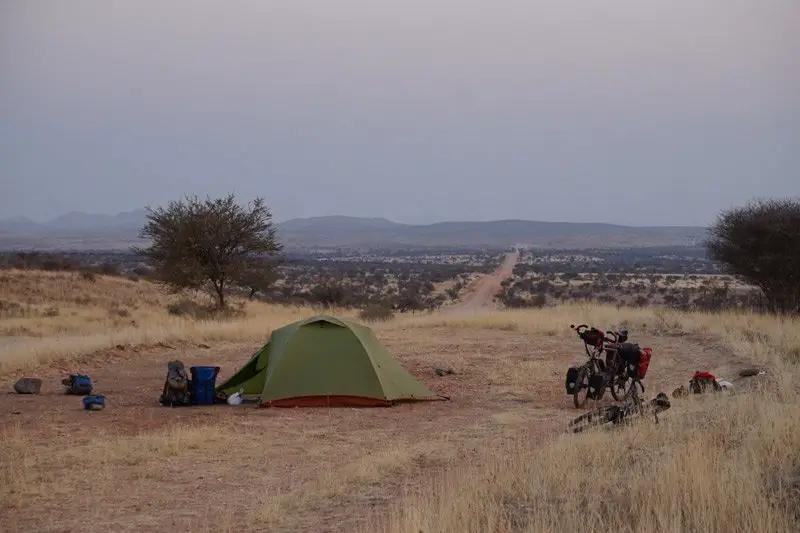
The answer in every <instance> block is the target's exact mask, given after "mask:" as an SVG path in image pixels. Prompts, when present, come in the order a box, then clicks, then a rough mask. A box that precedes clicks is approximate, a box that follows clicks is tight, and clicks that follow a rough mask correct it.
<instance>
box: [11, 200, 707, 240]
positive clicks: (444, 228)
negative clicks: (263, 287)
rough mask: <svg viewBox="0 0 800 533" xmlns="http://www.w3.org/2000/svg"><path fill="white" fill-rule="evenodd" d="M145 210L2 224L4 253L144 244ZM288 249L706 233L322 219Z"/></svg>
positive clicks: (291, 234)
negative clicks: (142, 234) (41, 221)
mask: <svg viewBox="0 0 800 533" xmlns="http://www.w3.org/2000/svg"><path fill="white" fill-rule="evenodd" d="M145 220H146V211H145V210H144V209H139V210H135V211H129V212H125V213H120V214H118V215H97V214H88V213H80V212H71V213H67V214H64V215H61V216H59V217H56V218H54V219H53V220H50V221H48V222H43V223H38V222H34V221H32V220H30V219H27V218H24V217H16V218H13V219H6V220H0V249H6V250H7V249H40V250H48V249H49V250H54V249H62V250H69V249H72V250H78V249H107V250H113V249H121V248H127V247H129V246H131V245H132V244H140V245H141V244H143V243H142V242H141V241H140V240H139V238H138V232H139V229H140V228H141V227H142V226H143V225H144V223H145ZM277 226H278V234H279V236H280V239H281V240H282V242H283V243H284V245H285V246H286V248H287V250H307V249H330V248H360V249H369V248H383V249H387V248H388V249H392V248H394V249H397V248H409V247H415V248H426V247H461V248H486V247H495V248H502V247H507V246H513V245H516V244H522V245H528V246H534V247H543V248H616V247H642V246H682V245H696V244H699V243H700V242H702V241H703V240H704V238H705V233H706V228H703V227H696V226H663V227H661V226H652V227H633V226H620V225H614V224H601V223H575V222H538V221H531V220H517V219H510V220H493V221H488V222H437V223H434V224H402V223H399V222H393V221H391V220H387V219H385V218H361V217H347V216H325V217H311V218H296V219H292V220H287V221H285V222H280V223H278V225H277Z"/></svg>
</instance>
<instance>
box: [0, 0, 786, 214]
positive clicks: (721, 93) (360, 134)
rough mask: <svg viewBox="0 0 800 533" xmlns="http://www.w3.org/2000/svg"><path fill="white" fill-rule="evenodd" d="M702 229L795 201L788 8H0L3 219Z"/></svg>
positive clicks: (738, 1)
mask: <svg viewBox="0 0 800 533" xmlns="http://www.w3.org/2000/svg"><path fill="white" fill-rule="evenodd" d="M229 191H230V192H234V193H236V195H237V196H238V197H240V198H241V199H242V200H249V199H252V198H253V197H255V196H256V195H261V196H264V197H265V198H266V200H267V203H268V204H269V205H270V206H271V207H272V209H273V212H274V214H275V216H276V218H277V219H278V220H285V219H288V218H293V217H304V216H317V215H328V214H343V215H354V216H382V217H387V218H389V219H392V220H396V221H401V222H433V221H439V220H488V219H500V218H525V219H533V220H554V221H597V222H614V223H623V224H632V225H666V224H681V225H683V224H687V225H688V224H706V223H709V222H710V221H712V220H713V218H714V216H715V215H716V214H717V212H718V211H719V210H720V209H723V208H726V207H728V206H731V205H734V204H740V203H743V202H746V201H747V200H748V199H749V198H751V197H753V196H797V195H800V1H798V0H703V1H698V0H672V1H669V2H665V1H661V0H659V1H655V0H604V1H602V2H599V1H594V2H586V1H576V0H572V1H567V0H565V1H559V2H556V1H552V0H550V1H537V0H525V1H522V0H500V1H497V0H495V1H491V2H490V1H488V0H487V1H483V2H475V1H468V0H403V1H395V2H378V1H375V0H360V1H356V0H336V1H325V0H318V1H316V2H311V1H304V0H280V1H279V0H261V1H257V0H250V1H241V0H239V1H236V0H226V1H225V2H220V1H214V2H211V1H205V0H183V1H178V0H136V1H132V0H128V1H112V0H97V1H84V0H70V1H64V0H52V1H38V0H2V1H0V218H6V217H12V216H18V215H24V216H29V217H31V218H33V219H35V220H44V219H49V218H53V217H55V216H56V215H59V214H62V213H64V212H67V211H72V210H79V211H86V212H93V213H111V214H113V213H117V212H119V211H126V210H132V209H136V208H140V207H143V206H145V205H153V206H155V205H160V204H163V203H165V202H167V201H168V200H171V199H176V198H179V197H181V196H182V195H184V194H195V193H196V194H200V195H205V194H210V195H212V196H218V195H223V194H225V193H226V192H229Z"/></svg>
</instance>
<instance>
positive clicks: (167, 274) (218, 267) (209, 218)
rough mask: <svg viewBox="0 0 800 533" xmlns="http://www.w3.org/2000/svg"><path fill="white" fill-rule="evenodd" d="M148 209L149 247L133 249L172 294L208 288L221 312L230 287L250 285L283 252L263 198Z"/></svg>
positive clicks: (188, 202) (192, 199)
mask: <svg viewBox="0 0 800 533" xmlns="http://www.w3.org/2000/svg"><path fill="white" fill-rule="evenodd" d="M147 211H148V215H147V224H146V225H145V226H144V227H143V228H142V229H141V232H140V236H141V237H142V238H145V239H150V240H151V245H150V247H149V248H145V249H135V250H134V251H135V252H136V253H139V254H141V255H143V256H145V257H147V258H148V259H149V261H150V263H151V264H152V266H153V267H154V270H155V274H156V277H157V279H158V280H159V281H160V282H162V283H163V284H164V285H166V286H167V287H168V288H169V289H170V290H171V291H172V292H176V293H179V292H182V291H184V290H187V289H201V290H203V289H204V290H207V291H209V293H210V294H211V295H212V296H213V297H214V298H215V299H216V300H217V305H218V306H219V308H224V307H225V303H226V302H225V291H226V289H228V288H229V287H230V286H232V285H235V284H237V283H246V282H247V281H248V279H247V278H248V276H252V275H253V272H254V269H261V270H262V275H265V274H264V272H263V270H264V269H266V268H268V267H269V263H268V262H266V261H264V258H265V256H267V257H269V256H274V255H276V254H277V253H278V252H280V251H281V250H282V248H283V247H282V245H281V244H280V242H278V239H277V236H276V229H275V225H274V223H273V222H272V213H271V212H270V209H269V208H268V207H267V206H266V205H265V203H264V199H263V198H256V199H255V200H254V201H253V202H252V203H251V204H249V205H248V206H247V207H246V208H245V207H243V206H240V205H239V204H237V203H236V201H235V199H234V196H233V194H229V195H227V196H225V197H223V198H219V199H213V200H212V199H210V198H206V199H205V200H200V199H199V198H197V197H196V196H194V197H186V198H185V199H184V200H182V201H173V202H170V203H169V204H168V205H167V207H159V208H157V209H150V208H148V209H147Z"/></svg>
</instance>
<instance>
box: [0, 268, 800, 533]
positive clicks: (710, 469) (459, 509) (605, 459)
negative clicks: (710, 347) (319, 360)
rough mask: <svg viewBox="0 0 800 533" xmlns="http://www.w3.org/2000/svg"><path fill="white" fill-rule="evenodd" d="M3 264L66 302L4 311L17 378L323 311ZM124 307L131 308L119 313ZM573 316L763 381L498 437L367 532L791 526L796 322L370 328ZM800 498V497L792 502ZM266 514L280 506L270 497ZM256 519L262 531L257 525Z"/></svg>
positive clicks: (165, 439) (799, 452)
mask: <svg viewBox="0 0 800 533" xmlns="http://www.w3.org/2000/svg"><path fill="white" fill-rule="evenodd" d="M0 275H2V276H15V277H14V278H13V280H8V279H7V280H6V281H5V282H4V283H5V284H4V285H2V293H3V297H4V300H5V301H6V302H16V303H19V304H21V305H22V304H24V305H26V306H28V309H30V312H31V313H32V314H36V313H37V312H38V311H37V310H44V311H46V309H48V308H58V309H59V312H58V314H57V316H39V317H28V318H3V319H2V320H0V327H2V328H4V331H5V332H6V334H8V333H13V332H14V331H12V330H9V329H8V328H9V327H25V328H26V334H27V335H28V336H29V337H31V338H26V339H24V340H17V341H15V342H9V341H5V343H4V344H0V373H2V374H15V375H18V371H19V370H20V369H21V368H26V367H27V368H30V367H32V366H36V365H37V364H40V363H41V362H43V361H47V360H50V359H53V358H70V357H74V356H78V355H81V354H84V353H87V352H91V351H94V350H102V349H105V348H110V347H113V346H114V345H115V344H118V343H144V344H155V343H158V342H164V341H166V342H180V341H183V340H186V341H197V340H200V339H210V340H238V339H247V340H261V339H265V338H266V337H267V335H268V334H269V331H270V329H272V328H274V327H276V326H278V325H281V324H284V323H285V322H287V321H289V320H293V319H296V318H299V317H301V316H307V315H309V314H311V313H313V312H314V310H312V309H306V308H285V307H274V306H266V305H251V306H250V307H249V308H248V312H249V314H248V316H247V318H243V319H237V320H230V321H226V322H212V321H209V322H196V321H193V320H190V319H183V318H176V317H172V316H170V315H168V314H167V313H166V312H165V311H164V306H165V305H166V302H167V299H166V298H165V297H163V296H162V295H161V294H160V293H158V292H157V291H155V290H154V289H153V288H152V287H151V286H149V284H147V283H145V282H139V283H133V282H124V281H120V280H115V279H105V278H101V279H100V280H98V281H97V282H94V283H90V282H88V281H86V280H83V279H79V278H76V277H69V276H67V277H63V278H62V277H59V275H51V274H38V273H37V274H29V273H25V274H22V273H3V274H0ZM48 276H50V277H48ZM87 297H88V298H89V300H87ZM120 306H122V307H124V308H125V309H128V311H129V313H130V316H126V317H124V318H122V317H120V316H119V313H116V314H115V313H114V312H110V311H111V310H112V309H114V308H119V307H120ZM44 314H47V313H44ZM49 314H50V315H53V314H54V313H53V312H50V313H49ZM120 320H128V321H130V320H133V321H135V322H136V323H135V324H130V323H128V324H127V325H126V324H124V323H122V322H120ZM575 321H583V322H587V323H592V324H596V325H598V326H600V327H608V326H611V325H618V324H620V323H621V322H622V323H626V324H627V325H628V326H629V327H630V328H631V329H632V330H634V331H635V330H638V331H642V330H645V331H648V332H649V333H651V334H653V335H668V336H669V335H702V336H703V337H704V338H706V339H709V340H713V341H715V342H719V343H721V344H722V345H724V346H725V347H727V348H728V349H729V350H731V351H732V352H733V353H735V354H737V355H740V356H742V357H744V358H747V359H750V360H752V361H754V362H758V363H760V364H763V365H765V366H767V367H768V368H769V370H770V379H769V380H767V381H766V382H765V383H766V386H765V387H763V388H761V389H759V390H755V391H753V392H752V393H747V394H737V395H735V396H733V397H722V396H718V397H706V398H690V399H688V400H686V401H685V402H686V403H685V405H686V407H682V408H681V411H680V412H681V416H669V415H670V414H672V413H669V414H668V415H667V416H665V420H664V423H662V424H659V425H657V426H656V425H652V424H642V425H639V426H636V427H634V428H631V429H624V430H620V431H614V432H612V433H603V432H600V433H597V432H588V433H586V434H582V435H577V436H576V435H569V436H566V435H565V436H553V437H552V438H551V439H550V440H549V441H548V443H547V444H545V445H544V446H543V447H542V446H541V445H539V446H533V445H531V444H529V443H528V442H526V441H525V440H524V439H521V438H508V439H501V438H498V439H496V440H494V441H491V442H487V444H486V445H485V446H483V447H482V448H481V450H480V453H479V454H478V455H477V456H475V457H472V458H471V459H470V460H469V461H468V462H467V463H466V464H464V463H463V462H462V463H460V465H461V466H459V467H458V468H449V469H443V470H434V469H431V474H430V475H428V476H425V477H424V478H421V479H425V481H422V482H420V483H418V484H415V485H414V486H413V487H411V488H409V490H408V492H407V494H406V496H405V497H403V498H401V499H399V500H397V501H395V502H394V503H393V505H392V509H391V512H390V513H389V515H388V516H386V515H382V516H380V517H376V518H375V519H374V520H373V521H371V523H370V524H369V525H368V526H365V528H364V531H370V532H372V531H378V532H386V533H389V532H391V533H395V532H397V533H400V532H403V533H405V532H409V533H412V532H413V533H416V532H418V531H424V532H426V533H430V532H443V533H448V532H463V531H494V532H511V531H568V530H573V531H576V530H579V531H609V530H619V531H704V532H716V531H719V532H723V531H725V532H728V531H796V527H797V523H796V522H793V520H796V518H797V517H795V516H793V515H792V511H791V503H790V498H791V497H792V495H791V492H790V491H789V489H787V488H785V487H784V488H781V487H780V486H779V484H778V482H779V481H780V480H781V479H784V478H786V477H788V476H791V475H798V468H800V396H799V395H798V392H799V391H798V385H797V383H800V380H799V378H800V370H799V369H798V361H800V327H799V326H800V321H798V320H788V319H787V320H780V319H776V318H770V317H759V316H754V315H750V314H735V315H734V314H722V315H711V314H691V315H690V314H681V313H673V312H665V311H657V310H652V309H625V308H622V309H617V308H615V307H608V306H594V305H590V306H580V305H572V306H563V307H558V308H551V309H544V310H536V311H509V312H492V313H486V314H481V315H465V316H453V317H441V316H437V315H429V316H423V317H403V318H402V319H397V320H395V321H393V322H391V323H388V324H381V325H378V326H376V327H375V329H376V330H377V332H378V334H379V335H391V336H396V337H397V336H402V337H406V336H407V337H408V338H412V337H420V336H424V335H426V334H427V333H428V332H429V331H432V330H433V328H442V327H445V328H450V327H453V326H470V327H471V329H475V330H481V331H487V332H488V331H490V330H516V331H519V332H523V333H525V334H529V335H530V336H531V337H533V338H542V337H549V338H551V339H552V338H559V337H561V336H564V337H565V338H566V337H567V336H569V335H570V332H569V330H568V329H567V328H566V325H567V324H569V323H571V322H575ZM691 370H693V369H690V370H689V371H691ZM553 379H556V378H553ZM559 379H560V378H559ZM682 405H684V404H682ZM195 433H198V430H197V429H196V428H192V427H186V428H180V427H179V428H176V429H173V430H171V431H170V432H168V433H154V434H152V435H148V436H143V437H137V438H134V439H112V440H109V441H108V442H106V441H103V442H99V441H98V444H97V445H96V446H98V449H97V450H96V451H97V453H101V455H102V456H103V457H106V458H108V460H109V461H111V460H112V459H113V458H114V457H116V456H117V455H119V456H120V457H123V456H124V457H129V454H133V455H130V457H134V456H137V455H136V454H139V455H142V456H143V457H144V456H147V455H149V454H152V453H157V454H161V455H163V456H164V457H169V456H171V455H172V454H174V453H178V450H179V449H180V448H181V446H179V444H180V443H186V442H190V443H191V444H192V446H194V449H197V447H201V448H205V447H207V446H212V445H215V444H214V442H212V441H214V439H211V441H208V439H210V438H211V437H209V436H208V435H209V434H208V433H202V438H201V436H200V433H198V434H197V435H195ZM212 436H213V435H212ZM12 441H13V439H11V440H9V443H10V444H9V445H10V446H13V444H14V442H15V441H13V442H12ZM201 441H202V442H201ZM207 441H208V442H207ZM19 442H20V443H22V442H24V441H23V440H22V439H20V440H19ZM137 457H138V456H137ZM126 460H128V459H126ZM5 466H7V467H8V471H7V472H5V474H6V480H7V481H8V480H12V481H13V479H14V476H15V475H23V477H24V469H22V470H19V469H18V468H16V467H14V468H12V466H13V465H5ZM22 466H24V465H22ZM373 466H374V465H373ZM376 475H377V474H376ZM23 481H24V479H23ZM331 484H334V483H333V481H331ZM794 497H795V498H796V496H794ZM794 505H795V507H794V508H795V509H796V508H797V507H796V505H797V500H795V501H794ZM262 511H263V512H262V514H264V513H267V514H268V513H269V509H267V508H266V507H265V508H264V509H263V510H262ZM215 520H216V521H217V522H219V524H218V525H219V528H218V529H217V530H221V531H225V530H234V529H236V528H235V527H234V526H235V525H236V526H237V527H238V525H240V524H238V523H237V524H235V521H234V520H233V518H232V517H230V516H228V515H225V516H222V517H220V516H217V517H216V518H215ZM253 528H254V529H255V530H261V529H259V528H258V527H257V526H256V523H255V522H254V523H253Z"/></svg>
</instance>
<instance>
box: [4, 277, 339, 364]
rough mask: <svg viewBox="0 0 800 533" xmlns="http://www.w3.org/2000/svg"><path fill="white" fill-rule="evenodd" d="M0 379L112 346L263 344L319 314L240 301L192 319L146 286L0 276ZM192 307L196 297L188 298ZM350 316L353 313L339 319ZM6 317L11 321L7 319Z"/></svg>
mask: <svg viewBox="0 0 800 533" xmlns="http://www.w3.org/2000/svg"><path fill="white" fill-rule="evenodd" d="M0 293H2V295H3V297H2V302H0V303H2V306H0V310H2V309H6V312H5V316H3V315H2V314H0V374H6V373H8V372H11V371H14V370H18V369H26V368H32V367H35V366H36V365H39V364H42V363H45V362H48V361H52V360H65V359H69V358H72V357H77V356H82V355H85V354H87V353H92V352H97V351H101V350H106V349H111V348H114V347H115V346H117V345H123V346H150V345H156V344H158V343H179V342H202V341H222V340H254V341H255V340H261V339H264V338H266V337H267V336H268V335H269V332H270V331H271V330H272V329H274V328H276V327H278V326H280V325H283V324H285V323H287V322H291V321H293V320H298V319H300V318H303V317H306V316H310V315H312V314H314V313H316V312H319V311H320V309H315V308H311V307H297V306H294V307H288V306H279V305H267V304H263V303H260V302H247V301H238V302H236V303H237V304H240V305H243V306H244V308H243V311H244V317H243V318H239V319H235V320H234V319H228V320H225V319H208V320H196V319H194V318H192V317H191V316H175V315H172V314H170V313H169V312H168V309H167V308H168V306H169V305H170V303H176V302H179V301H180V300H181V298H178V297H170V296H168V295H166V294H165V293H164V292H163V291H161V290H160V289H159V288H158V287H157V286H156V285H154V284H153V283H150V282H148V281H131V280H129V279H124V278H120V277H112V276H96V278H95V279H94V281H91V280H88V279H86V278H84V277H83V276H82V275H81V274H80V273H51V272H42V271H18V270H17V271H15V270H8V271H3V272H0ZM190 296H191V298H192V300H191V301H194V302H199V304H198V305H203V304H207V303H208V302H207V300H204V298H203V296H201V295H197V294H194V295H190ZM339 314H340V315H343V316H349V315H352V314H353V313H339ZM9 315H10V316H9Z"/></svg>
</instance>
